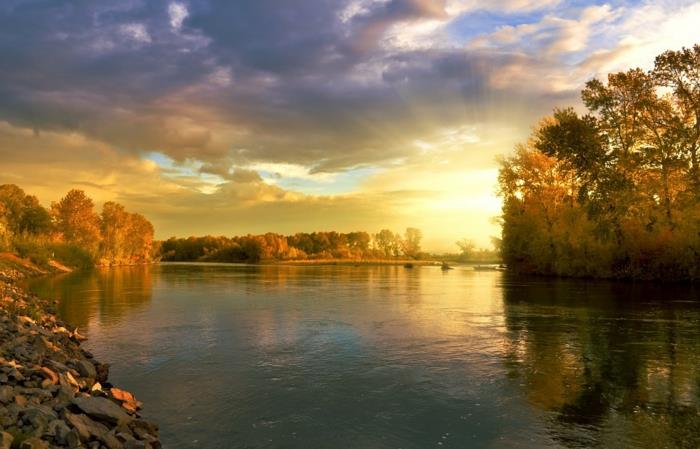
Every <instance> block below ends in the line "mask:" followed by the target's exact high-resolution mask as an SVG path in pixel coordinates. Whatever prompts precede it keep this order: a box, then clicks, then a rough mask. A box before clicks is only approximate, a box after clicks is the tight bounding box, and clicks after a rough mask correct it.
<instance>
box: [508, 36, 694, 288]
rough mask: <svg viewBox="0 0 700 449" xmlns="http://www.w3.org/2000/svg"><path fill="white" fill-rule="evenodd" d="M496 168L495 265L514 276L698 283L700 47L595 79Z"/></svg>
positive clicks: (667, 55)
mask: <svg viewBox="0 0 700 449" xmlns="http://www.w3.org/2000/svg"><path fill="white" fill-rule="evenodd" d="M582 98H583V102H584V104H585V106H586V107H587V108H588V114H586V115H579V114H577V113H576V112H574V110H573V109H559V110H555V112H554V115H553V117H548V118H545V119H543V120H542V122H541V123H540V125H539V127H538V128H537V129H536V130H535V131H534V132H533V134H532V136H531V138H530V140H529V141H528V142H527V143H525V144H523V145H520V146H518V147H517V148H516V152H515V155H514V156H512V157H509V158H506V159H504V160H503V161H502V165H501V169H500V175H499V184H500V190H501V193H502V195H503V198H504V206H503V216H502V219H503V236H502V237H503V240H502V247H501V249H502V256H503V258H504V261H505V262H506V263H507V264H508V265H509V267H510V268H513V269H516V270H518V271H522V272H531V273H543V274H554V275H566V276H592V277H614V278H635V279H652V278H658V279H686V280H697V279H700V46H698V45H695V46H694V47H693V48H692V49H682V50H680V51H668V52H665V53H663V54H662V55H660V56H658V57H657V58H656V61H655V65H654V68H653V70H650V71H643V70H641V69H633V70H629V71H626V72H621V73H613V74H610V75H608V79H607V83H605V82H602V81H600V80H597V79H593V80H591V81H589V82H588V83H587V84H586V87H585V89H584V90H583V92H582Z"/></svg>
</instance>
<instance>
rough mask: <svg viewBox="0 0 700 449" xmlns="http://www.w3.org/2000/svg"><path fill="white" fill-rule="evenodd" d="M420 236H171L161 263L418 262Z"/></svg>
mask: <svg viewBox="0 0 700 449" xmlns="http://www.w3.org/2000/svg"><path fill="white" fill-rule="evenodd" d="M422 237H423V235H422V233H421V231H420V230H419V229H416V228H407V229H406V231H405V232H404V234H403V235H401V234H400V233H395V232H392V231H390V230H388V229H383V230H381V231H379V232H378V233H377V234H369V233H367V232H348V233H340V232H335V231H330V232H312V233H305V232H300V233H297V234H294V235H289V236H285V235H281V234H275V233H271V232H268V233H266V234H262V235H246V236H238V237H213V236H205V237H189V238H175V237H172V238H170V239H168V240H166V241H164V242H162V244H161V248H160V251H161V257H162V260H164V261H208V262H252V263H256V262H260V261H285V260H307V259H308V260H320V259H355V260H359V259H396V258H400V257H402V258H406V259H420V258H424V257H425V253H423V252H421V247H420V243H421V239H422Z"/></svg>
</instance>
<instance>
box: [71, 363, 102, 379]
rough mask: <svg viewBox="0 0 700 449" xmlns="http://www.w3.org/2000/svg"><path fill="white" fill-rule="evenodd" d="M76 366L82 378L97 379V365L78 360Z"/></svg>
mask: <svg viewBox="0 0 700 449" xmlns="http://www.w3.org/2000/svg"><path fill="white" fill-rule="evenodd" d="M74 366H75V369H76V370H77V371H78V373H80V375H81V376H82V377H87V378H88V379H95V378H97V370H95V365H93V364H92V363H90V362H88V361H87V360H78V361H77V362H76V363H75V364H74Z"/></svg>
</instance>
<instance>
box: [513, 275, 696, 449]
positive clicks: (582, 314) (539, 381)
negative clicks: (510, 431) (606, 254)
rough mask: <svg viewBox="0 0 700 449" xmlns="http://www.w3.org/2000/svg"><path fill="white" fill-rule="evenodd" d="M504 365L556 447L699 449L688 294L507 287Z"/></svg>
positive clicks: (536, 284) (516, 283)
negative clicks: (541, 414)
mask: <svg viewBox="0 0 700 449" xmlns="http://www.w3.org/2000/svg"><path fill="white" fill-rule="evenodd" d="M503 292H504V304H505V315H506V325H507V329H508V342H507V347H508V349H507V356H506V363H507V366H508V367H509V368H510V371H509V375H510V376H512V377H513V378H516V379H519V381H520V384H521V385H522V387H523V388H524V393H525V394H526V397H527V399H528V401H529V403H530V404H532V405H533V406H535V407H537V408H538V409H542V410H545V411H547V412H549V413H551V416H550V418H549V419H548V421H547V427H548V429H549V431H550V432H551V434H552V435H553V437H554V438H555V439H556V440H557V441H559V442H561V443H562V444H563V445H564V446H565V447H576V448H583V447H606V448H609V447H621V448H622V447H638V448H650V449H651V448H686V447H687V448H697V447H700V413H699V411H700V326H699V324H700V308H699V307H698V302H697V298H698V297H697V293H698V292H697V291H696V289H695V288H693V287H689V286H668V285H667V286H654V285H644V284H642V285H625V284H615V283H596V282H590V283H583V282H574V281H544V280H541V279H539V280H532V279H529V280H526V281H524V280H522V279H520V280H518V279H511V280H507V281H506V282H505V286H504V290H503Z"/></svg>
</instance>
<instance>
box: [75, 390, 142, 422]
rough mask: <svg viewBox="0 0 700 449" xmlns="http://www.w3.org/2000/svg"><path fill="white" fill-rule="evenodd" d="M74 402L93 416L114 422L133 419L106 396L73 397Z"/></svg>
mask: <svg viewBox="0 0 700 449" xmlns="http://www.w3.org/2000/svg"><path fill="white" fill-rule="evenodd" d="M72 404H73V405H75V406H77V407H78V408H79V409H80V410H82V411H83V412H85V413H86V414H88V415H90V416H92V417H93V418H96V419H99V420H103V421H107V422H110V423H113V424H121V423H125V422H129V421H131V420H132V419H133V418H132V417H131V416H129V415H128V414H127V413H126V412H125V411H124V410H123V409H122V408H121V407H119V406H118V405H117V404H115V403H114V402H112V401H110V400H109V399H105V398H97V397H93V396H88V397H80V398H75V399H73V401H72Z"/></svg>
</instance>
